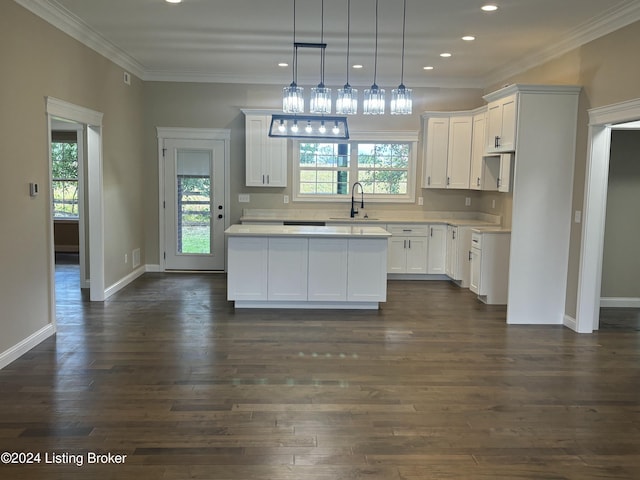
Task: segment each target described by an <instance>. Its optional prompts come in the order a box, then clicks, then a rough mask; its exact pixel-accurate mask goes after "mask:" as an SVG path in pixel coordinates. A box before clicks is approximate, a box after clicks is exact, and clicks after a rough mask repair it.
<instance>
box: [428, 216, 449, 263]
mask: <svg viewBox="0 0 640 480" xmlns="http://www.w3.org/2000/svg"><path fill="white" fill-rule="evenodd" d="M446 257H447V226H446V225H430V226H429V243H428V245H427V273H431V274H444V273H446V268H445V264H446Z"/></svg>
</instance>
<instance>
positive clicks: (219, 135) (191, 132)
mask: <svg viewBox="0 0 640 480" xmlns="http://www.w3.org/2000/svg"><path fill="white" fill-rule="evenodd" d="M156 131H157V138H158V239H159V242H158V257H159V262H160V271H162V272H164V271H166V262H165V258H164V255H163V252H164V251H165V241H164V234H165V232H164V229H165V222H164V181H165V178H164V156H163V154H162V153H163V148H164V141H165V140H222V141H223V142H224V204H225V215H224V228H225V229H226V228H227V227H228V226H229V219H230V215H229V214H228V213H227V212H229V209H230V205H231V191H230V190H231V173H230V167H231V155H230V146H231V130H229V129H226V128H179V127H156ZM225 253H226V248H225ZM224 271H225V272H226V271H227V258H226V254H225V259H224Z"/></svg>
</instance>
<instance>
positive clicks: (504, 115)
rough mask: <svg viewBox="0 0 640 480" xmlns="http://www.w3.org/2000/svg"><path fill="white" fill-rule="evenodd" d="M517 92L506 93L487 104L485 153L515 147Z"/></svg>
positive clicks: (510, 149) (512, 149)
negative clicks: (506, 94)
mask: <svg viewBox="0 0 640 480" xmlns="http://www.w3.org/2000/svg"><path fill="white" fill-rule="evenodd" d="M517 100H518V96H517V94H515V93H514V94H512V95H508V96H505V97H502V98H499V99H496V100H494V101H490V102H489V104H488V105H487V124H486V131H487V137H486V138H487V140H486V153H495V152H509V151H514V150H515V149H516V131H517V130H516V122H517V113H518V108H517V107H518V104H517Z"/></svg>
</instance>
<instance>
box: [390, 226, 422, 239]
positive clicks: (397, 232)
mask: <svg viewBox="0 0 640 480" xmlns="http://www.w3.org/2000/svg"><path fill="white" fill-rule="evenodd" d="M387 231H388V232H389V233H391V235H394V236H404V237H426V236H427V235H429V226H428V225H417V224H397V225H388V226H387Z"/></svg>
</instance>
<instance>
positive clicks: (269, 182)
mask: <svg viewBox="0 0 640 480" xmlns="http://www.w3.org/2000/svg"><path fill="white" fill-rule="evenodd" d="M269 183H270V182H269V175H267V185H269Z"/></svg>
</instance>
